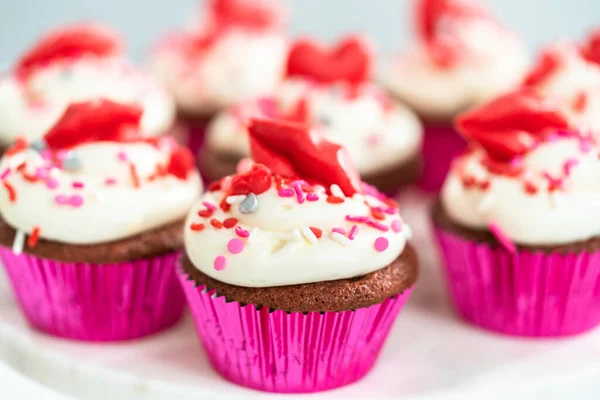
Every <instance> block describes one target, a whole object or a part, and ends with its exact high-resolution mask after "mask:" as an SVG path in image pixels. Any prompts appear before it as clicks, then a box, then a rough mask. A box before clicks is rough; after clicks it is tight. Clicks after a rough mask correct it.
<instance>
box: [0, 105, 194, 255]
mask: <svg viewBox="0 0 600 400" xmlns="http://www.w3.org/2000/svg"><path fill="white" fill-rule="evenodd" d="M142 113H143V111H142V109H141V108H139V107H137V106H134V105H123V104H118V103H114V102H112V101H110V100H94V101H91V102H84V103H73V104H71V105H70V106H69V107H68V108H67V110H66V111H65V113H64V114H63V116H62V117H61V118H60V120H59V121H58V122H57V123H56V124H55V125H54V126H53V127H52V128H51V129H50V130H49V131H48V133H46V135H45V136H44V137H43V139H42V140H37V141H34V142H28V141H27V140H26V139H24V138H20V139H18V140H17V141H16V143H15V144H14V145H13V146H12V147H11V148H10V149H9V150H7V151H6V153H5V154H4V156H3V157H2V159H1V160H0V180H1V184H2V193H1V194H0V213H1V214H2V218H3V219H4V221H6V223H8V224H9V225H10V226H11V227H13V228H14V229H15V230H17V231H20V232H23V233H27V234H30V237H29V245H30V246H35V242H36V241H37V239H38V238H43V239H46V240H50V241H56V242H62V243H69V244H99V243H103V242H108V241H114V240H118V239H122V238H126V237H129V236H133V235H135V234H138V233H140V232H145V231H147V230H150V229H153V228H156V227H160V226H162V225H164V224H168V223H171V222H175V221H177V220H178V219H183V218H184V217H185V215H186V214H187V212H188V210H189V208H190V207H191V206H192V204H193V203H194V201H195V200H196V199H197V198H198V196H199V195H200V192H201V190H202V184H201V182H200V177H199V174H198V172H197V171H196V170H195V168H194V158H193V156H192V155H191V154H190V152H189V150H187V149H186V148H183V147H179V146H178V145H177V144H175V143H174V142H173V141H172V139H170V138H151V139H149V138H144V137H142V135H141V131H140V125H141V120H142ZM18 237H19V235H17V238H18ZM17 240H19V239H17ZM17 240H16V241H15V246H16V250H19V247H22V246H23V243H22V240H23V239H22V234H21V239H20V240H21V243H20V244H19V243H17Z"/></svg>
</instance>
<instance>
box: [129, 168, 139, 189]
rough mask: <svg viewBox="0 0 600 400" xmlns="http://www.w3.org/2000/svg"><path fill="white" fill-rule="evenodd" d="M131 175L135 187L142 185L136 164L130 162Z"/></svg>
mask: <svg viewBox="0 0 600 400" xmlns="http://www.w3.org/2000/svg"><path fill="white" fill-rule="evenodd" d="M129 175H131V183H132V184H133V187H134V188H139V187H140V177H139V175H138V173H137V169H136V168H135V164H133V163H129Z"/></svg>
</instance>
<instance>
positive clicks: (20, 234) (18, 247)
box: [12, 230, 25, 255]
mask: <svg viewBox="0 0 600 400" xmlns="http://www.w3.org/2000/svg"><path fill="white" fill-rule="evenodd" d="M24 245H25V231H22V230H18V231H17V234H16V235H15V241H14V242H13V247H12V251H13V253H15V254H16V255H19V254H21V253H22V252H23V246H24Z"/></svg>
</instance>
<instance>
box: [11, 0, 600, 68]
mask: <svg viewBox="0 0 600 400" xmlns="http://www.w3.org/2000/svg"><path fill="white" fill-rule="evenodd" d="M481 1H482V2H483V3H487V4H489V5H490V6H492V7H493V8H494V10H495V11H496V12H497V14H498V15H500V16H501V18H502V19H503V20H504V21H505V22H506V23H507V24H509V25H510V26H512V27H514V29H516V30H517V31H519V32H520V33H522V35H523V37H524V38H525V40H526V41H527V43H528V45H529V46H530V48H531V49H532V50H533V49H534V48H536V47H537V46H539V45H540V44H543V43H545V42H548V41H550V40H551V39H553V38H556V37H572V38H577V37H581V36H582V35H583V34H584V33H585V32H586V31H587V30H589V29H590V28H591V27H593V26H600V0H481ZM411 2H412V0H290V3H291V5H292V9H293V12H294V13H293V18H292V23H291V27H290V29H291V32H292V34H299V33H311V34H312V35H315V36H318V37H321V38H323V39H331V40H332V39H334V38H335V37H336V36H338V35H340V34H341V33H343V32H346V31H356V30H361V31H365V32H367V33H368V35H369V36H370V37H371V38H372V39H373V40H374V41H375V43H376V45H377V47H378V49H379V50H380V51H382V52H390V51H393V50H397V49H399V48H401V46H402V45H403V44H404V43H406V40H407V37H408V36H409V34H410V28H411V27H410V21H409V19H408V15H407V11H408V6H409V5H410V3H411ZM197 3H198V1H197V0H171V1H165V0H0V23H1V26H2V28H1V29H2V30H1V32H2V36H3V38H2V39H1V41H0V63H4V64H6V63H12V62H13V61H14V60H15V58H16V57H17V56H18V54H19V52H20V51H21V50H22V49H23V48H25V47H26V46H28V45H29V44H30V43H32V42H33V41H34V40H35V38H36V36H37V35H38V34H39V32H40V31H43V30H44V29H47V28H49V27H52V26H53V25H55V24H57V23H60V22H66V21H71V20H77V19H98V20H101V21H103V22H105V23H108V24H110V25H112V26H114V27H116V28H117V29H119V30H120V31H121V32H123V33H124V34H125V35H126V37H127V39H128V48H129V51H130V53H131V54H132V55H133V56H134V57H135V58H137V59H140V58H141V57H142V56H143V55H144V53H145V51H146V50H147V48H148V46H149V45H150V44H151V43H152V41H153V40H154V39H156V37H157V36H158V35H159V34H160V33H161V32H164V31H166V30H169V29H172V28H177V27H179V26H181V25H182V24H183V22H184V21H185V20H186V19H187V18H189V17H190V14H191V11H192V10H193V9H194V6H195V5H196V4H197Z"/></svg>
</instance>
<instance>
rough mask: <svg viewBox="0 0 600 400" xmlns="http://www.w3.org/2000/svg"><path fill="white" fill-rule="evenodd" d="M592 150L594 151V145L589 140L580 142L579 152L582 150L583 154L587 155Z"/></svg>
mask: <svg viewBox="0 0 600 400" xmlns="http://www.w3.org/2000/svg"><path fill="white" fill-rule="evenodd" d="M591 149H592V143H591V141H590V140H589V139H582V140H581V141H580V142H579V150H581V151H582V152H583V153H587V152H588V151H590V150H591Z"/></svg>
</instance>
